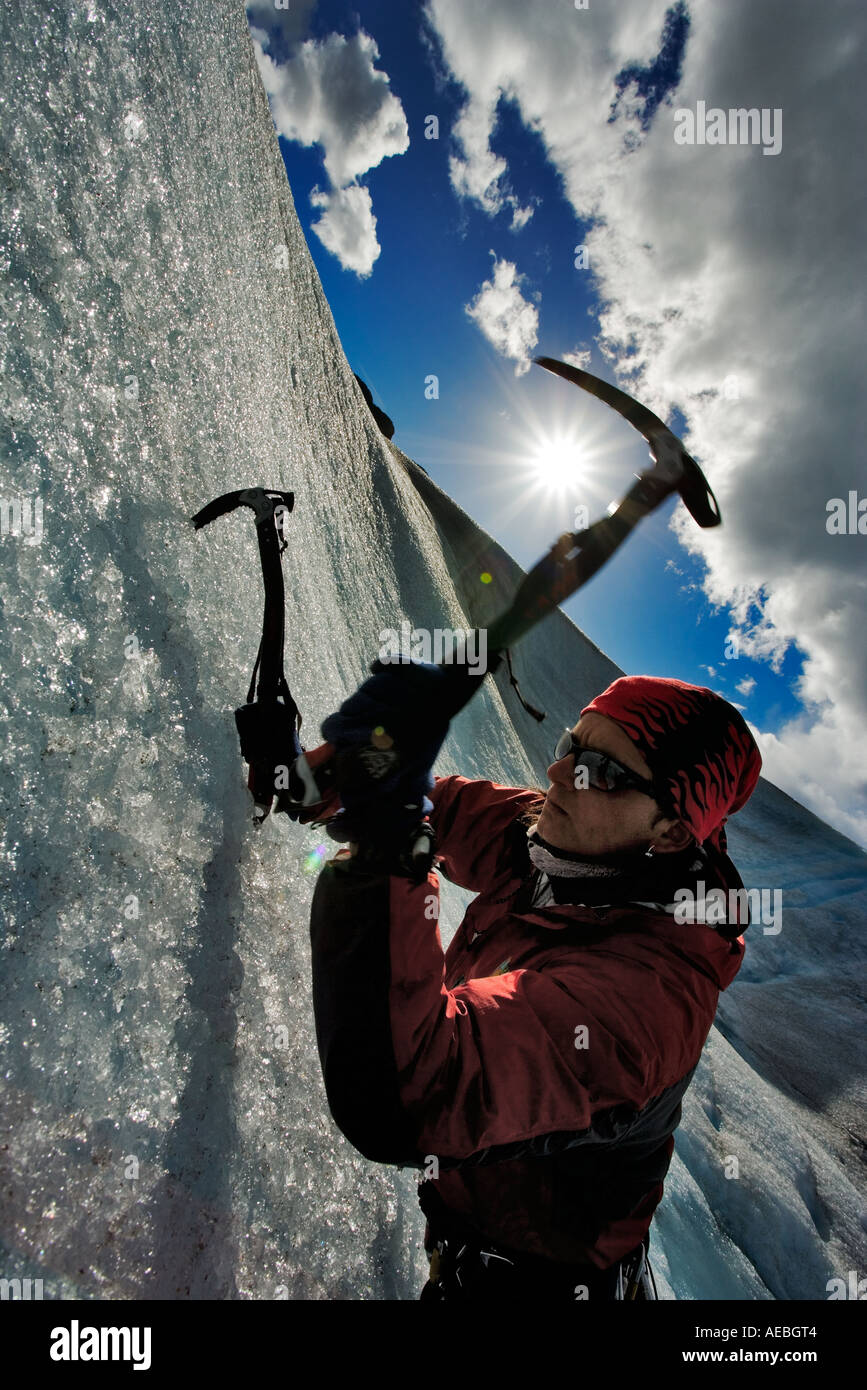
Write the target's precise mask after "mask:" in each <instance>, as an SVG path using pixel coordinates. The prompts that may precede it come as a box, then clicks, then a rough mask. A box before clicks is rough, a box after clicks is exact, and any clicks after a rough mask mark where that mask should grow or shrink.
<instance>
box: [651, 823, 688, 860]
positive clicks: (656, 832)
mask: <svg viewBox="0 0 867 1390" xmlns="http://www.w3.org/2000/svg"><path fill="white" fill-rule="evenodd" d="M651 834H652V835H653V853H654V854H676V853H678V852H679V851H680V850H682V849H686V847H687V845H688V844H689V843H690V841H691V840H692V831H691V830H690V829H689V827H688V826H687V825H684V823H683V821H682V820H661V821H657V823H656V825H654V827H653V830H652V831H651Z"/></svg>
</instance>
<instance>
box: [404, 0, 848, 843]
mask: <svg viewBox="0 0 867 1390" xmlns="http://www.w3.org/2000/svg"><path fill="white" fill-rule="evenodd" d="M527 13H528V12H527V10H526V7H525V6H524V5H523V4H519V3H518V0H476V3H474V4H473V5H466V4H464V3H463V0H428V3H427V16H428V22H429V26H430V28H431V30H432V32H433V33H434V34H435V35H436V38H437V41H438V43H439V47H440V51H441V55H442V60H443V62H444V63H445V65H446V67H447V68H448V70H449V71H450V73H451V75H452V76H453V77H454V78H455V79H456V80H457V81H458V82H460V83H461V84H462V85H463V87H464V88H465V90H466V94H467V96H466V105H465V108H464V111H463V113H462V116H461V118H460V120H459V122H458V125H457V131H458V135H459V138H460V142H461V157H460V158H459V159H458V160H456V162H454V163H453V165H452V177H453V181H454V184H455V188H456V191H457V192H459V193H460V194H461V195H462V196H465V197H471V198H474V199H475V201H476V202H477V203H478V205H479V206H480V207H484V208H485V210H486V211H490V209H491V208H492V207H493V206H494V205H495V204H496V201H497V199H498V197H501V196H502V191H503V189H504V188H505V187H506V184H507V178H508V170H507V168H506V167H505V161H504V160H503V159H502V157H500V156H499V155H497V154H496V153H494V149H493V145H492V140H493V137H494V135H495V129H496V113H497V106H498V103H499V101H500V100H501V99H504V98H505V99H508V100H511V101H513V102H514V103H515V105H516V107H517V109H518V111H519V113H520V115H521V118H522V120H523V122H524V124H525V125H526V126H527V127H528V128H529V129H531V130H533V131H534V132H535V133H537V134H538V135H539V137H540V138H541V140H542V141H543V143H544V145H545V148H546V149H547V151H548V155H549V158H550V160H551V162H552V164H553V165H554V166H555V168H556V169H557V171H558V172H559V174H560V176H561V178H562V181H563V187H564V191H565V193H566V196H567V197H568V199H569V200H570V202H571V204H572V206H573V209H574V210H575V213H576V215H577V217H578V218H579V219H581V220H582V221H583V222H585V223H587V224H588V231H587V234H586V235H585V236H584V237H583V240H584V242H585V244H586V245H587V246H588V250H589V260H590V267H591V273H592V274H593V276H594V277H595V287H596V291H597V294H598V303H599V305H600V311H599V325H600V333H599V338H598V343H599V346H600V349H601V350H602V351H603V352H604V354H605V355H606V356H607V358H608V360H609V362H610V365H611V369H612V371H613V373H614V374H615V375H616V376H618V377H619V378H620V380H621V383H622V384H623V385H624V386H625V387H626V388H627V389H629V390H630V391H631V392H632V393H634V394H638V395H640V396H641V397H642V398H643V399H644V400H646V402H647V404H648V405H649V406H650V407H651V408H652V409H655V410H656V411H657V413H659V414H661V415H663V416H670V415H671V413H672V411H673V409H675V408H677V409H679V410H680V411H681V413H682V414H683V416H684V418H685V420H686V430H685V440H686V443H687V447H688V448H689V449H690V451H691V452H692V453H694V454H695V455H696V457H698V458H699V460H701V461H702V462H703V463H704V465H705V467H706V470H707V472H708V476H709V478H710V481H711V483H712V486H713V488H714V491H715V492H716V495H717V498H718V499H719V502H720V506H721V509H722V513H723V517H724V520H725V525H724V527H722V528H720V529H719V531H700V530H698V529H697V528H696V527H695V525H694V524H693V523H692V522H691V521H690V520H689V519H688V518H687V517H686V516H685V514H684V513H683V509H678V510H677V511H676V512H675V513H674V517H673V521H672V524H673V526H674V527H675V530H676V532H677V534H678V536H679V538H680V540H681V541H682V543H683V544H684V545H685V546H686V547H687V548H688V549H689V550H690V551H692V552H694V553H695V554H696V555H698V556H700V557H701V558H702V559H703V560H704V562H705V566H706V570H705V577H704V581H703V584H704V590H705V593H706V595H707V597H708V599H709V600H710V602H711V603H713V604H715V605H722V606H725V607H727V608H728V609H729V610H730V612H731V615H732V620H733V624H734V631H735V632H736V634H737V637H738V643H739V649H740V650H741V651H742V652H743V653H745V654H749V655H751V656H752V657H754V658H755V659H758V660H763V661H766V662H768V663H769V664H771V665H775V666H776V667H777V669H779V667H780V663H781V661H782V658H783V656H784V654H785V652H786V650H787V649H788V648H789V647H790V646H791V645H792V644H796V645H797V647H798V648H799V650H800V652H801V653H802V655H803V659H804V662H803V672H802V675H801V678H800V680H799V682H798V685H797V690H796V693H797V694H798V696H799V698H800V700H801V702H802V707H803V714H802V716H801V717H800V718H799V719H798V720H795V721H793V722H792V723H791V724H790V725H787V726H786V727H785V728H784V729H781V730H778V731H777V734H776V736H773V735H770V734H762V733H761V731H760V732H759V742H760V745H761V747H762V751H763V754H764V756H765V771H766V774H767V775H768V776H769V777H770V778H771V779H772V780H774V781H778V782H779V784H780V785H782V786H783V787H784V788H785V789H786V790H787V791H789V792H790V793H791V794H792V795H793V796H796V797H797V798H798V799H799V800H801V801H803V802H805V803H806V804H808V805H810V806H811V807H812V808H813V809H815V810H816V811H817V812H818V814H819V815H822V816H824V817H825V818H826V819H827V820H829V821H830V822H831V823H832V824H834V825H836V826H838V827H839V828H840V829H843V830H844V831H845V832H846V833H848V834H850V835H851V834H856V835H857V837H858V838H860V839H862V840H865V839H867V812H865V810H864V788H865V784H867V740H864V738H863V727H864V720H865V712H867V625H865V623H864V617H863V615H864V607H865V589H867V578H864V577H862V576H863V572H864V567H863V552H862V550H861V549H859V545H860V542H861V539H862V538H860V537H848V536H829V535H828V533H827V531H826V529H825V521H826V516H827V512H826V502H827V500H828V498H829V497H833V496H837V497H845V496H846V495H847V493H848V491H849V489H850V488H852V487H855V486H857V479H856V460H855V456H854V450H853V441H859V440H862V439H863V438H864V436H865V432H867V431H865V423H867V422H865V419H864V401H865V394H864V392H863V389H862V387H861V383H860V381H859V380H858V369H857V364H858V363H859V362H860V361H861V358H862V349H863V339H864V331H865V328H864V321H863V314H862V312H861V310H860V308H859V303H860V299H859V296H858V295H856V294H853V279H852V275H853V266H861V265H863V245H864V210H865V196H864V190H863V187H862V185H861V184H857V185H853V182H852V164H853V158H855V147H854V138H855V136H854V132H856V131H857V130H859V129H860V125H861V112H860V95H859V93H860V78H861V73H862V71H863V68H864V62H865V57H867V11H864V10H863V9H859V8H858V7H855V6H849V7H846V8H845V9H843V10H841V11H840V12H839V13H838V14H837V16H836V18H835V21H834V22H833V23H830V22H829V19H828V15H827V13H826V12H825V11H824V10H823V9H822V7H821V6H815V5H812V6H811V5H809V4H806V3H803V4H800V5H798V6H797V23H796V24H795V23H793V17H792V9H791V4H790V3H789V0H765V3H763V4H762V5H756V4H754V3H753V0H729V3H727V4H725V5H720V4H718V3H716V0H690V5H689V10H688V13H687V11H686V9H685V7H684V6H670V7H668V8H667V7H666V4H665V3H664V0H619V3H618V4H617V5H616V6H607V5H592V6H590V7H589V8H588V9H587V10H575V9H573V8H572V7H569V6H566V5H540V6H537V7H534V9H533V12H532V22H529V21H528V18H527ZM674 21H677V23H676V24H675V23H674ZM676 29H677V30H678V32H675V30H676ZM699 101H704V102H706V103H707V106H708V107H713V106H716V107H721V108H723V109H728V108H742V107H743V108H753V107H755V108H767V109H769V110H773V109H776V108H779V109H781V110H782V112H783V132H784V136H783V145H782V150H781V152H780V153H779V154H778V155H776V156H775V157H774V158H765V157H763V155H762V150H761V149H760V148H758V147H757V146H756V145H754V144H753V145H715V146H712V145H683V144H677V143H676V142H675V139H674V131H675V124H676V123H675V112H676V110H678V109H684V108H691V109H693V110H695V109H696V108H697V103H698V102H699ZM861 278H862V279H863V275H862V276H861ZM859 284H860V281H859ZM721 655H722V653H721ZM840 747H845V748H846V749H847V758H846V759H845V760H842V759H840V758H839V757H838V756H837V757H832V756H830V753H831V749H832V748H836V749H837V750H839V748H840ZM804 767H808V768H812V769H814V770H815V772H814V775H809V776H808V775H805V774H804V772H803V768H804ZM823 788H824V790H823Z"/></svg>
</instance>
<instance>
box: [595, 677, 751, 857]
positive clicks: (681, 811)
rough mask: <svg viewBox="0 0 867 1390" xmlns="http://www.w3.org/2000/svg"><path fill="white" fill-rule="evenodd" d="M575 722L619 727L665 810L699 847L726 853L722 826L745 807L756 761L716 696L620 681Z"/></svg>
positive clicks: (674, 684)
mask: <svg viewBox="0 0 867 1390" xmlns="http://www.w3.org/2000/svg"><path fill="white" fill-rule="evenodd" d="M581 713H582V714H590V713H595V714H604V715H606V716H607V717H608V718H609V719H613V720H614V721H615V723H617V724H619V725H620V727H621V728H622V729H623V730H624V732H625V733H627V734H628V735H629V737H630V738H631V739H632V742H633V743H634V744H635V746H636V748H637V749H638V751H639V752H640V753H641V754H642V756H643V757H644V758H645V760H646V762H647V764H648V766H649V767H650V769H651V771H652V773H653V780H654V782H655V783H656V784H657V786H658V787H659V788H660V790H661V792H662V793H663V794H664V795H665V796H666V797H667V798H668V801H669V806H670V809H671V810H672V811H673V813H674V814H675V815H676V816H677V817H678V818H679V819H680V820H682V821H683V822H684V824H685V825H687V826H688V827H689V829H690V831H691V832H692V834H693V835H694V836H695V838H696V840H697V841H698V843H699V844H700V845H704V844H705V843H709V844H710V845H712V846H713V848H714V849H716V850H718V851H719V852H720V853H721V854H725V853H726V836H725V831H724V829H723V826H724V824H725V821H726V819H727V817H728V816H730V815H733V814H734V812H735V811H739V810H740V809H741V807H742V806H743V805H745V803H746V802H747V801H748V800H749V798H750V796H751V795H752V793H753V790H754V788H755V785H756V783H757V782H758V780H759V773H760V771H761V767H762V759H761V755H760V753H759V750H758V748H757V747H756V743H755V739H754V738H753V736H752V734H751V733H750V731H749V729H748V727H747V724H746V721H745V720H744V718H743V717H742V715H741V714H740V713H739V711H738V710H736V709H735V707H734V705H730V704H729V703H728V701H727V700H724V699H723V698H722V696H721V695H717V694H715V692H714V691H713V690H708V689H706V687H704V686H701V685H687V684H686V682H684V681H679V680H672V679H666V678H664V677H657V676H622V677H621V678H620V679H619V680H616V681H614V683H613V685H609V687H608V689H607V690H604V691H603V692H602V694H601V695H597V696H596V698H595V699H594V700H591V701H590V704H589V705H585V707H584V709H582V711H581Z"/></svg>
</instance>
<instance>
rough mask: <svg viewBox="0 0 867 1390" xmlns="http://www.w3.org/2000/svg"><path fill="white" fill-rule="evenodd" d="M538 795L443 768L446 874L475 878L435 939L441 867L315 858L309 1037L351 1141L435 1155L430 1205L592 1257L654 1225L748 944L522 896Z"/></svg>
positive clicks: (439, 802)
mask: <svg viewBox="0 0 867 1390" xmlns="http://www.w3.org/2000/svg"><path fill="white" fill-rule="evenodd" d="M537 798H538V794H537V793H533V792H529V791H526V790H523V789H518V788H513V787H502V786H497V785H495V784H493V783H491V782H485V781H469V780H468V779H466V778H464V777H444V778H439V779H437V782H436V786H435V788H434V791H433V793H432V800H433V802H434V811H433V814H432V816H431V820H432V822H433V824H434V828H435V830H436V834H437V857H438V860H439V866H440V870H441V872H443V873H445V875H446V876H447V877H448V878H449V879H451V880H452V881H453V882H454V883H457V884H460V885H461V886H462V887H464V888H467V889H470V890H472V891H474V892H476V893H478V897H477V898H476V899H475V900H474V901H473V902H472V903H471V905H470V907H469V908H468V910H467V913H466V915H465V917H464V920H463V923H462V925H461V927H460V929H459V930H458V931H457V933H456V934H455V937H454V939H453V941H452V943H451V945H450V946H449V949H448V951H447V952H446V953H445V954H444V953H443V949H442V944H441V941H440V934H439V929H438V927H437V921H436V918H437V915H438V899H439V894H438V884H437V878H436V875H435V874H434V873H431V874H430V875H428V878H427V880H426V881H425V882H422V883H419V884H415V883H413V882H411V881H410V880H409V879H407V878H402V877H397V876H390V875H388V874H385V873H381V872H380V873H377V872H374V871H371V870H369V869H367V870H366V869H364V868H362V867H361V866H360V865H358V864H357V863H356V862H355V861H353V860H351V859H346V858H344V859H337V860H334V861H331V863H329V864H327V865H326V866H325V868H324V869H323V871H322V874H321V876H320V880H319V883H318V884H317V889H316V893H315V895H314V902H313V909H312V916H311V942H312V949H313V986H314V990H313V993H314V1010H315V1014H316V1026H317V1038H318V1042H319V1050H320V1057H321V1060H322V1066H323V1075H324V1078H325V1085H326V1091H327V1094H328V1098H329V1104H330V1106H331V1110H332V1113H333V1115H334V1118H335V1120H336V1121H337V1123H338V1125H339V1126H340V1128H341V1129H342V1130H343V1131H344V1133H345V1134H346V1135H347V1137H348V1138H349V1139H350V1140H351V1142H352V1143H353V1144H355V1146H356V1147H357V1148H359V1149H360V1150H361V1152H363V1153H365V1154H367V1156H368V1157H370V1158H373V1159H376V1160H378V1161H380V1162H390V1163H401V1164H405V1163H409V1164H413V1165H415V1166H421V1167H423V1168H424V1169H425V1171H426V1172H428V1173H434V1174H436V1173H437V1171H438V1176H435V1177H433V1178H430V1179H429V1180H428V1181H425V1182H423V1183H422V1185H421V1188H420V1195H421V1199H422V1206H423V1207H424V1209H425V1210H426V1211H429V1210H430V1209H431V1202H436V1203H437V1204H444V1206H445V1207H446V1208H447V1209H448V1210H449V1211H450V1212H451V1213H453V1214H455V1215H457V1216H459V1217H460V1218H461V1219H462V1220H463V1221H465V1222H466V1223H468V1224H469V1225H471V1226H472V1227H473V1228H474V1229H475V1230H477V1231H478V1232H479V1233H480V1234H481V1235H482V1236H483V1237H485V1238H486V1239H488V1240H490V1241H492V1242H494V1243H496V1244H497V1245H498V1246H499V1247H500V1248H503V1249H506V1250H509V1251H523V1252H527V1253H531V1254H536V1255H542V1256H547V1257H548V1258H549V1259H553V1260H561V1261H570V1262H589V1263H592V1264H595V1265H598V1266H600V1267H602V1268H605V1267H608V1266H609V1265H611V1264H613V1263H614V1262H615V1261H616V1260H618V1259H619V1258H621V1257H622V1256H623V1255H625V1254H626V1253H628V1252H629V1251H630V1250H632V1249H633V1248H634V1247H635V1246H636V1244H637V1243H638V1242H639V1241H640V1240H641V1238H642V1237H643V1235H644V1234H645V1232H646V1231H647V1229H648V1227H649V1225H650V1221H651V1217H652V1214H653V1211H654V1209H655V1207H656V1206H657V1205H658V1203H659V1200H660V1198H661V1196H662V1190H663V1189H662V1179H663V1178H664V1176H665V1173H666V1171H667V1169H668V1165H669V1163H670V1159H671V1154H672V1152H673V1148H674V1141H673V1138H672V1133H673V1130H674V1129H675V1128H676V1126H677V1123H678V1122H679V1119H680V1100H681V1097H682V1095H683V1092H684V1091H685V1090H686V1087H687V1086H688V1084H689V1081H690V1079H691V1076H692V1073H693V1071H694V1069H695V1067H696V1065H697V1063H698V1059H699V1056H700V1054H701V1051H702V1047H703V1045H704V1042H705V1039H706V1037H707V1035H708V1033H709V1031H710V1027H711V1024H712V1022H713V1018H714V1014H715V1011H716V1006H717V999H718V993H719V990H720V989H725V988H726V986H727V985H729V984H730V983H731V981H732V980H733V979H734V976H735V975H736V974H737V971H738V968H739V966H740V963H741V960H742V958H743V952H744V943H743V938H742V937H737V938H736V939H731V938H728V939H727V938H726V937H724V936H722V935H721V934H720V933H719V932H718V931H716V930H715V929H713V928H712V927H709V926H704V925H679V924H678V923H677V922H675V921H674V919H673V917H672V916H671V915H670V914H666V912H665V911H664V910H662V909H657V908H654V907H653V906H640V905H628V904H627V905H622V906H612V907H604V908H591V907H586V906H583V905H582V906H576V905H574V904H570V905H565V906H557V905H555V904H551V905H549V906H545V907H541V908H540V907H535V908H534V907H533V906H532V903H531V892H530V889H531V888H532V886H533V883H534V882H538V877H537V876H536V877H534V873H535V871H534V870H533V869H532V866H531V865H530V863H529V858H528V856H527V850H526V826H523V825H522V824H521V822H520V820H518V819H517V818H519V817H521V816H522V815H523V813H524V812H526V811H527V810H528V808H530V807H531V806H532V805H533V802H534V801H536V800H537ZM708 886H711V885H710V884H708ZM433 1192H435V1193H436V1198H434V1197H433ZM437 1199H438V1202H437Z"/></svg>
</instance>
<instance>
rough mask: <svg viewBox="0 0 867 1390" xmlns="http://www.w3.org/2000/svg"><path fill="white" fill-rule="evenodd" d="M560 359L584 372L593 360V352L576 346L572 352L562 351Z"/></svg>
mask: <svg viewBox="0 0 867 1390" xmlns="http://www.w3.org/2000/svg"><path fill="white" fill-rule="evenodd" d="M562 360H563V361H564V362H568V363H569V365H570V367H577V368H578V369H579V371H582V372H586V371H587V369H588V367H589V366H590V363H591V362H592V361H593V354H592V353H591V352H589V351H587V350H586V349H582V348H576V349H575V351H574V352H564V353H563V358H562Z"/></svg>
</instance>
